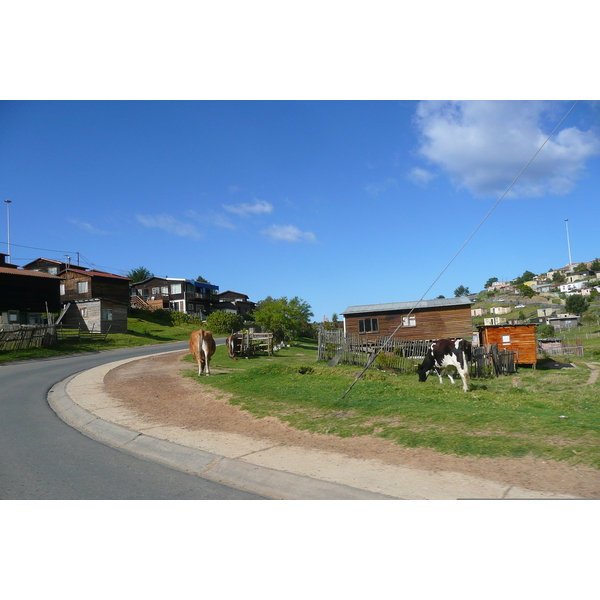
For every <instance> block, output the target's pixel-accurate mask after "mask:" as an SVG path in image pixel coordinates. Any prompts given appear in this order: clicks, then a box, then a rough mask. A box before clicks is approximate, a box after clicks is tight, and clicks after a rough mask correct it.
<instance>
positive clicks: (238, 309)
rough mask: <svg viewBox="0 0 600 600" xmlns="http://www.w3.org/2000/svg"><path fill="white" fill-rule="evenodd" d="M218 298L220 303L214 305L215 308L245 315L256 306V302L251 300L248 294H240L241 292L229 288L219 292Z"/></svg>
mask: <svg viewBox="0 0 600 600" xmlns="http://www.w3.org/2000/svg"><path fill="white" fill-rule="evenodd" d="M216 298H217V300H218V304H215V305H214V310H222V311H223V312H229V313H233V314H236V315H242V316H245V315H247V314H248V313H251V312H252V311H253V310H254V309H255V308H256V302H250V299H249V297H248V296H247V295H246V294H240V293H239V292H232V291H231V290H227V291H226V292H221V293H220V294H217V295H216Z"/></svg>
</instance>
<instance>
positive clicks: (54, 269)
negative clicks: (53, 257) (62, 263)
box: [48, 267, 58, 275]
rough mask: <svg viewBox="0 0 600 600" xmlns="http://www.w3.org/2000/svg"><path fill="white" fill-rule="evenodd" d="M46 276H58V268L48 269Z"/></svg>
mask: <svg viewBox="0 0 600 600" xmlns="http://www.w3.org/2000/svg"><path fill="white" fill-rule="evenodd" d="M48 274H49V275H57V274H58V267H48Z"/></svg>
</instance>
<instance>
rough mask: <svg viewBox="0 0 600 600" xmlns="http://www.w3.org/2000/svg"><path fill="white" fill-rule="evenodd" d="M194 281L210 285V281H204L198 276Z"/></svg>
mask: <svg viewBox="0 0 600 600" xmlns="http://www.w3.org/2000/svg"><path fill="white" fill-rule="evenodd" d="M196 281H199V282H200V283H208V285H212V284H211V282H210V281H208V279H204V277H202V275H198V277H196Z"/></svg>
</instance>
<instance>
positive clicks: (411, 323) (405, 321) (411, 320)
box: [402, 315, 417, 327]
mask: <svg viewBox="0 0 600 600" xmlns="http://www.w3.org/2000/svg"><path fill="white" fill-rule="evenodd" d="M416 326H417V318H416V317H415V316H414V315H410V316H408V317H402V327H416Z"/></svg>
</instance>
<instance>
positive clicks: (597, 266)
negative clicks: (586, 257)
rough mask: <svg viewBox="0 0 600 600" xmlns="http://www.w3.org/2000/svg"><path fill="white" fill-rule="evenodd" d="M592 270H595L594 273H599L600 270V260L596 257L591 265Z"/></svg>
mask: <svg viewBox="0 0 600 600" xmlns="http://www.w3.org/2000/svg"><path fill="white" fill-rule="evenodd" d="M590 271H594V273H597V272H598V271H600V260H598V259H597V258H595V259H594V260H593V261H592V264H591V265H590Z"/></svg>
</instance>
